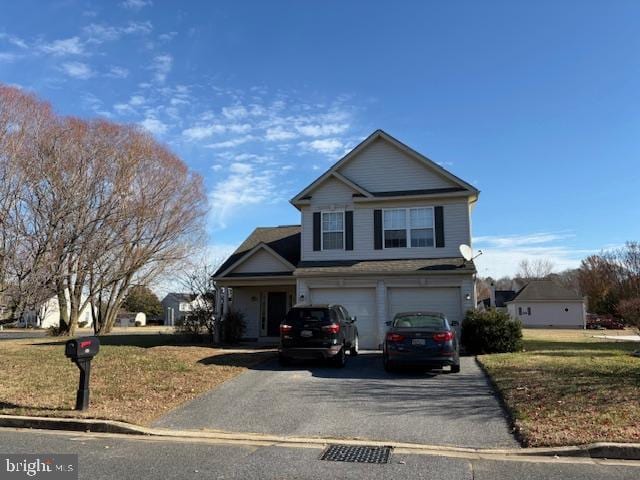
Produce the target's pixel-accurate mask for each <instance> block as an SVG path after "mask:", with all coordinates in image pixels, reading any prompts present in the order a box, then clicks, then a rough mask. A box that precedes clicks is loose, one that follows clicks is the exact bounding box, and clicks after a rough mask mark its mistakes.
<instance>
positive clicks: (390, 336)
mask: <svg viewBox="0 0 640 480" xmlns="http://www.w3.org/2000/svg"><path fill="white" fill-rule="evenodd" d="M403 340H404V335H400V334H399V333H387V341H388V342H392V343H398V342H402V341H403Z"/></svg>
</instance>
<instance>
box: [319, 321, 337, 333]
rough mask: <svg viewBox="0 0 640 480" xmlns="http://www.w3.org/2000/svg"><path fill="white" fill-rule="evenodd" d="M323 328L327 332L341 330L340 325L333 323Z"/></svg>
mask: <svg viewBox="0 0 640 480" xmlns="http://www.w3.org/2000/svg"><path fill="white" fill-rule="evenodd" d="M322 330H323V331H324V332H326V333H338V332H339V331H340V325H338V324H337V323H332V324H331V325H325V326H324V327H322Z"/></svg>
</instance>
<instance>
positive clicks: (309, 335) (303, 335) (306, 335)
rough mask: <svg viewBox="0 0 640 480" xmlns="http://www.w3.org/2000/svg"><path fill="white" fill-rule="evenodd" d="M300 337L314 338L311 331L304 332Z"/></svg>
mask: <svg viewBox="0 0 640 480" xmlns="http://www.w3.org/2000/svg"><path fill="white" fill-rule="evenodd" d="M300 336H301V337H304V338H309V337H313V332H312V331H311V330H302V331H301V332H300Z"/></svg>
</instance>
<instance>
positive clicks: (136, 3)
mask: <svg viewBox="0 0 640 480" xmlns="http://www.w3.org/2000/svg"><path fill="white" fill-rule="evenodd" d="M120 5H121V6H123V7H124V8H128V9H129V10H140V9H141V8H144V7H150V6H151V5H153V2H152V1H151V0H124V1H123V2H120Z"/></svg>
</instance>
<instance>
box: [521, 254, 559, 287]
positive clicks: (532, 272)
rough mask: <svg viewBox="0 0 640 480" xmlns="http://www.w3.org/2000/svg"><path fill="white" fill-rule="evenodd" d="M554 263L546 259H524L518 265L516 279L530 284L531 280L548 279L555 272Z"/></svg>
mask: <svg viewBox="0 0 640 480" xmlns="http://www.w3.org/2000/svg"><path fill="white" fill-rule="evenodd" d="M553 267H554V265H553V262H551V261H549V260H545V259H538V260H528V259H524V260H522V261H521V262H520V264H519V265H518V272H517V273H516V279H519V280H522V281H524V282H528V281H531V280H541V279H544V278H547V277H548V276H549V275H550V274H551V272H552V271H553Z"/></svg>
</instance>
